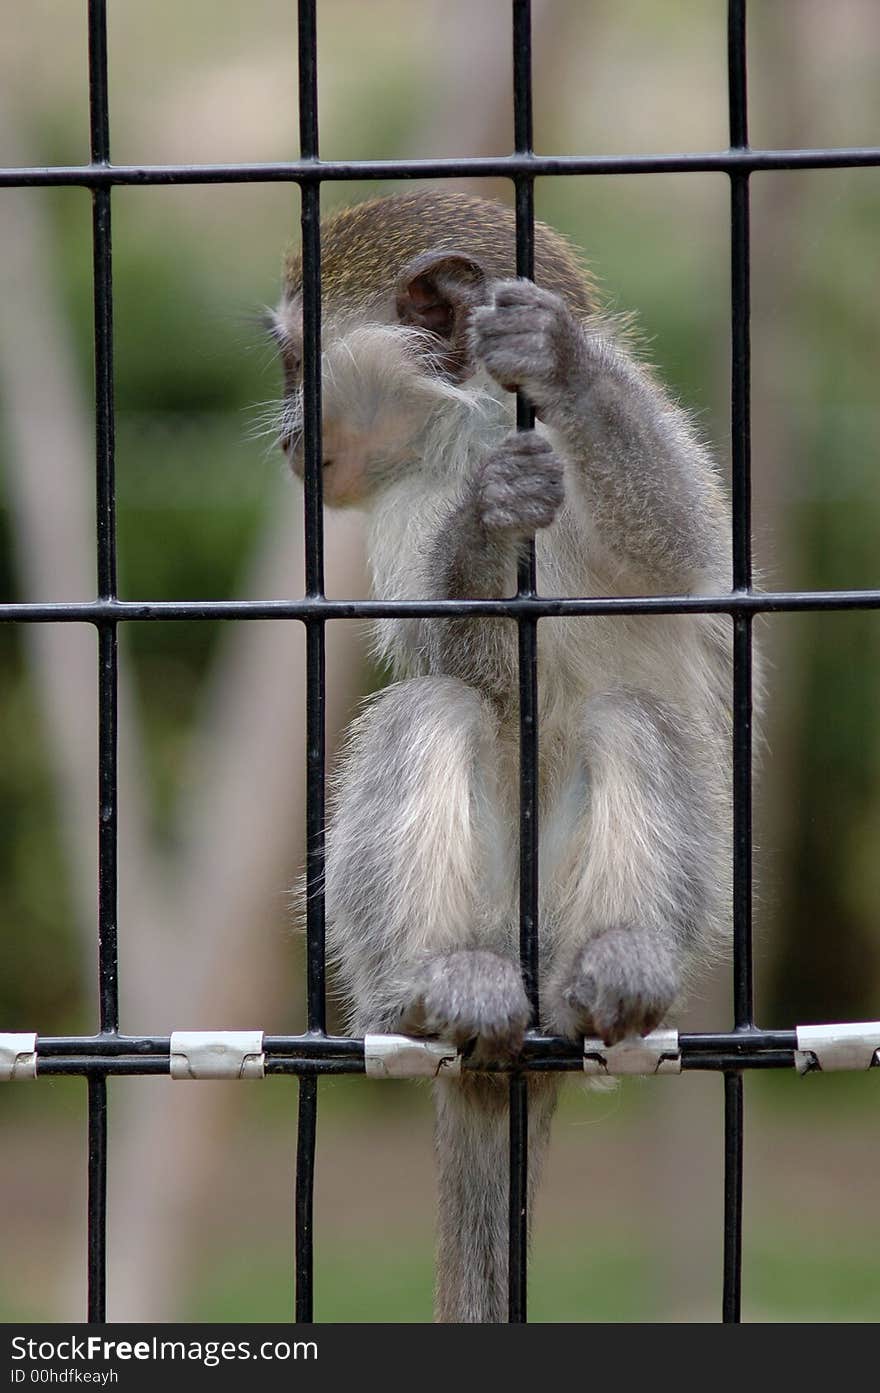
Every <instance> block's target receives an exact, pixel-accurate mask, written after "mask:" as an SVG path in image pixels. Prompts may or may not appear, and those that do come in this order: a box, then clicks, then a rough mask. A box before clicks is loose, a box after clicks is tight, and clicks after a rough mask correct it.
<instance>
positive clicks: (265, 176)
mask: <svg viewBox="0 0 880 1393" xmlns="http://www.w3.org/2000/svg"><path fill="white" fill-rule="evenodd" d="M872 165H880V146H876V145H866V146H840V147H837V148H830V149H796V150H755V149H741V150H707V151H694V152H692V153H690V154H677V155H672V154H670V155H528V154H518V155H479V156H471V157H465V158H462V159H432V160H287V161H284V162H283V163H266V164H254V163H241V164H179V165H178V164H167V165H166V164H148V165H134V164H116V165H105V164H83V165H26V166H21V167H20V168H11V167H8V168H3V169H0V187H6V188H16V187H18V188H26V187H32V186H34V185H49V186H63V185H74V186H77V187H83V188H92V189H94V188H107V187H109V186H112V185H114V184H132V185H141V186H143V185H155V184H260V183H263V184H272V183H286V182H290V183H298V184H314V183H318V182H323V181H327V182H332V181H342V182H344V181H355V180H360V179H364V180H373V179H380V180H382V179H386V180H387V179H461V178H471V179H510V178H512V177H514V176H515V175H517V174H527V175H529V176H531V177H532V178H539V177H542V176H549V175H578V174H580V175H583V174H713V173H714V174H731V173H738V172H739V173H751V172H753V171H761V170H774V169H858V168H863V167H866V166H872Z"/></svg>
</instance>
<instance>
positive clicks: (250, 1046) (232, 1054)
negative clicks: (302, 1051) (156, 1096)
mask: <svg viewBox="0 0 880 1393" xmlns="http://www.w3.org/2000/svg"><path fill="white" fill-rule="evenodd" d="M265 1072H266V1058H265V1055H264V1054H263V1032H262V1030H216V1031H211V1030H175V1032H174V1034H173V1035H172V1036H171V1077H172V1078H173V1079H261V1078H263V1076H264V1074H265Z"/></svg>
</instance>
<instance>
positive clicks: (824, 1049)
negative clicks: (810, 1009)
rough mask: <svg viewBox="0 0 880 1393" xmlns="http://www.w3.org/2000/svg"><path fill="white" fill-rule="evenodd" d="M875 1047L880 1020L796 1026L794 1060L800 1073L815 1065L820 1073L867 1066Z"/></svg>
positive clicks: (879, 1046) (879, 1038) (879, 1045)
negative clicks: (828, 1070)
mask: <svg viewBox="0 0 880 1393" xmlns="http://www.w3.org/2000/svg"><path fill="white" fill-rule="evenodd" d="M878 1050H880V1021H847V1022H845V1023H844V1024H843V1025H799V1026H798V1028H797V1050H796V1051H795V1056H794V1063H795V1068H796V1069H797V1071H798V1073H799V1074H806V1073H807V1071H808V1070H809V1069H813V1068H816V1067H818V1068H819V1069H821V1070H822V1072H823V1073H824V1072H825V1071H826V1070H827V1069H870V1067H871V1065H872V1064H873V1063H874V1058H875V1056H876V1055H877V1052H878ZM878 1062H880V1059H878Z"/></svg>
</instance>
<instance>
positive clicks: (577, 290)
mask: <svg viewBox="0 0 880 1393" xmlns="http://www.w3.org/2000/svg"><path fill="white" fill-rule="evenodd" d="M434 250H436V251H460V250H466V251H467V253H468V254H469V255H470V256H472V257H473V258H474V260H475V261H477V262H479V263H480V265H481V266H482V268H483V271H484V272H485V274H486V277H487V279H488V280H506V279H508V278H509V277H511V276H515V275H516V220H515V217H514V214H513V211H512V209H510V208H505V207H504V205H503V204H501V203H495V202H492V201H491V200H489V199H486V198H474V197H473V196H472V195H470V194H463V193H453V192H450V191H448V190H435V189H420V190H417V191H416V190H413V191H412V192H408V193H402V194H392V195H390V196H389V197H386V198H373V199H370V200H368V201H367V202H366V203H357V204H355V205H354V206H353V207H351V208H343V209H342V210H341V211H340V212H338V213H334V214H333V215H332V216H331V217H329V218H328V219H327V220H326V221H325V222H324V223H322V226H321V291H322V295H323V298H324V300H325V302H326V303H327V305H328V306H329V307H330V308H332V307H333V306H334V305H341V306H344V307H345V308H346V309H352V308H355V307H357V308H361V307H366V306H368V305H370V304H373V303H375V302H376V301H377V300H378V299H381V298H384V296H386V295H387V294H388V293H389V292H391V291H393V288H394V286H395V284H396V282H397V280H398V278H399V276H400V275H401V273H402V272H403V271H404V270H405V268H406V267H407V266H408V265H409V264H410V262H412V261H414V260H415V259H416V257H418V256H421V255H422V254H423V253H424V252H427V251H434ZM535 280H536V281H537V283H538V284H539V285H541V286H543V287H544V288H545V289H546V290H553V291H555V292H556V293H557V294H558V295H562V296H563V298H564V299H565V300H566V301H567V303H568V304H569V306H570V307H571V309H572V310H574V312H575V313H576V314H581V315H586V314H590V313H592V312H593V311H594V310H596V309H597V308H598V295H597V292H596V287H595V284H594V282H593V280H592V278H591V277H590V275H589V272H588V271H587V270H586V269H585V267H584V266H583V265H582V263H581V262H580V260H579V259H578V255H577V253H576V251H575V250H574V248H573V247H572V246H571V245H570V244H569V243H568V242H567V241H566V239H565V238H564V237H562V236H560V234H559V233H558V232H554V230H553V228H551V227H548V226H547V225H546V224H545V223H541V222H536V223H535ZM301 291H302V255H301V253H300V250H299V248H292V249H291V250H290V251H289V252H288V254H287V256H286V257H285V263H284V293H285V298H287V299H293V298H295V297H296V296H298V295H299V294H300V293H301Z"/></svg>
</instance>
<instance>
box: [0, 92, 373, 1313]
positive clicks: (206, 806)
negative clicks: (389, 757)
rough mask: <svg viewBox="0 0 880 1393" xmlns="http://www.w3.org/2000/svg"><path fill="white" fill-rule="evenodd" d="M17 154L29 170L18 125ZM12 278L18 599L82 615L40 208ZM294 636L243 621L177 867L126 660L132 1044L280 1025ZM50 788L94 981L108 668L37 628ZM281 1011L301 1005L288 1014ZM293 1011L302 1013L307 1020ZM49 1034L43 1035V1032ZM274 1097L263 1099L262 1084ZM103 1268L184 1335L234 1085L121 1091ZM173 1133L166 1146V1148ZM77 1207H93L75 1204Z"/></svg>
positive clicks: (30, 218) (333, 727)
mask: <svg viewBox="0 0 880 1393" xmlns="http://www.w3.org/2000/svg"><path fill="white" fill-rule="evenodd" d="M2 124H3V126H4V130H5V136H6V142H7V158H8V159H10V160H11V161H13V162H16V161H17V162H20V163H22V164H25V163H27V159H26V156H25V154H24V144H25V142H24V141H23V140H20V139H19V141H18V142H17V144H18V146H19V149H17V150H16V149H15V148H12V149H10V146H14V145H15V144H16V140H15V132H14V129H13V126H12V122H11V119H10V118H9V117H8V115H7V119H6V120H5V121H4V122H3V123H2ZM0 218H2V222H0V240H2V243H3V247H4V258H5V261H6V269H7V271H8V272H10V276H9V283H8V289H7V292H6V301H5V306H4V308H5V311H6V313H5V315H4V319H3V326H4V328H3V332H2V333H0V396H2V398H3V399H4V401H5V403H6V417H7V422H8V430H9V434H10V444H11V449H10V471H9V480H8V487H9V493H10V503H11V508H12V512H13V518H14V523H15V533H16V539H17V561H18V567H19V572H20V575H21V586H20V592H21V594H22V596H23V597H25V598H27V599H29V600H34V599H38V598H46V599H51V600H62V599H71V598H76V599H89V598H91V597H92V596H93V595H94V593H95V586H94V554H95V543H94V514H93V510H92V506H91V504H90V502H89V501H88V500H89V499H90V497H91V495H92V493H93V488H94V483H93V479H94V473H93V470H94V465H93V446H92V438H91V430H90V428H89V424H88V420H87V415H86V412H85V409H84V406H83V403H82V399H81V396H80V393H79V391H78V389H77V386H76V382H75V373H74V370H73V366H72V354H71V349H70V345H69V342H68V332H67V325H66V320H65V316H64V313H63V310H62V308H61V305H60V303H59V300H58V298H57V296H56V295H55V294H54V293H53V289H52V274H51V271H52V267H53V265H54V257H53V249H52V238H51V232H50V228H49V224H48V204H47V201H46V196H45V195H44V194H43V193H37V192H33V191H31V190H25V191H21V192H19V191H13V192H6V193H4V196H3V199H2V200H0ZM326 562H327V570H328V573H329V574H330V575H331V576H332V577H333V583H334V585H335V586H336V587H338V589H339V590H341V591H342V592H343V593H345V594H347V595H352V596H357V595H361V594H363V593H364V590H365V579H364V574H363V564H362V554H361V545H360V530H359V527H358V525H357V523H356V522H355V523H352V522H348V521H342V522H339V523H336V524H334V525H331V526H329V527H328V529H327V545H326ZM302 570H303V526H302V504H301V500H300V498H299V495H298V494H297V493H296V491H295V490H294V488H293V487H292V486H291V485H289V484H288V485H286V486H285V487H284V488H283V489H282V490H281V491H280V496H279V498H278V499H277V500H276V505H275V506H274V507H273V508H272V509H271V510H270V512H269V518H268V522H267V526H266V529H265V531H264V535H263V537H262V538H261V540H260V542H259V544H258V546H257V549H256V555H255V560H254V564H253V567H252V574H251V578H250V581H249V583H248V587H247V593H248V594H251V595H254V596H260V597H263V598H267V597H269V598H271V597H273V596H284V595H295V594H298V593H301V591H302ZM293 631H296V633H297V638H300V637H301V634H300V626H299V625H298V624H296V623H295V622H292V623H289V624H288V623H281V622H273V623H263V624H256V623H240V624H235V625H229V626H228V628H227V630H226V633H225V635H224V641H223V642H222V644H221V646H220V651H219V656H218V659H217V661H216V663H215V665H214V670H213V672H212V674H211V677H210V681H209V686H208V690H207V693H206V699H205V709H204V711H203V715H202V719H201V722H200V724H199V728H198V729H197V730H196V731H195V733H194V735H193V748H194V751H196V752H197V757H198V760H199V765H200V778H199V779H198V780H197V783H198V788H199V791H198V793H197V794H196V795H195V797H194V799H191V800H190V801H189V803H188V805H187V806H184V807H183V808H182V809H181V814H180V821H181V826H182V827H183V828H184V830H185V831H186V833H187V834H188V843H187V845H186V846H185V849H184V852H183V854H182V856H181V858H180V859H179V861H176V862H171V863H169V861H168V860H167V858H163V857H162V856H161V855H160V854H159V852H158V850H156V849H155V848H154V846H153V844H152V841H151V835H150V830H149V822H148V818H147V815H146V810H145V807H144V789H145V788H146V787H147V786H148V784H147V781H146V780H145V778H144V776H143V772H142V771H143V753H142V740H141V735H140V728H139V723H138V719H137V713H136V711H135V709H134V702H133V700H132V697H131V682H130V676H129V672H128V665H127V663H126V656H125V646H124V644H123V645H122V646H121V652H120V903H119V939H120V968H121V971H120V980H121V1005H122V1028H123V1029H124V1030H126V1031H130V1032H133V1033H137V1032H138V1031H145V1032H149V1033H158V1034H162V1033H164V1032H166V1031H169V1030H171V1029H175V1028H176V1029H183V1028H208V1027H212V1026H213V1027H216V1028H224V1029H225V1028H232V1027H246V1026H261V1025H263V1026H264V1025H265V1024H266V1023H267V1018H268V1016H269V1015H270V1014H271V1012H272V1010H274V1009H277V1008H278V1006H279V1005H280V1004H281V1003H279V1002H278V991H279V985H280V984H281V983H283V982H284V981H285V980H289V976H290V974H289V973H288V972H286V971H280V970H279V968H280V959H281V956H282V955H284V957H285V958H288V959H289V956H290V954H291V952H292V948H291V945H290V944H289V941H288V940H286V939H283V938H281V937H280V936H279V935H278V932H277V924H278V902H279V896H280V895H281V894H282V892H283V891H284V890H285V888H286V887H288V886H289V885H290V884H291V882H292V880H293V878H294V875H295V872H296V870H297V866H298V864H299V862H300V859H301V856H302V845H303V839H304V816H303V814H304V785H305V763H304V729H305V715H304V711H305V705H304V671H303V661H302V644H301V643H297V642H293V641H291V640H292V633H293ZM26 641H27V643H28V644H29V648H30V652H31V654H32V662H33V666H34V681H35V684H36V687H37V690H38V692H39V696H40V701H41V705H42V708H43V717H44V721H45V724H46V730H47V734H48V737H49V741H50V748H51V750H52V762H53V766H54V770H55V774H56V778H57V782H58V796H59V804H60V809H61V823H62V836H63V841H64V846H65V850H66V855H67V860H68V864H69V866H70V873H71V877H72V883H73V885H74V887H75V889H76V914H75V917H76V921H77V926H78V929H79V933H80V937H81V942H82V948H83V957H84V961H85V963H86V964H87V967H86V972H87V973H88V974H89V975H91V974H92V973H93V972H94V953H95V943H96V939H95V927H96V922H97V920H96V901H95V891H94V867H95V859H96V844H97V842H96V832H95V828H96V825H97V786H96V772H95V771H96V753H97V751H96V739H95V730H96V675H95V674H96V654H95V645H94V643H93V642H92V643H89V642H85V641H84V639H83V635H82V632H81V630H79V628H78V626H71V625H29V626H26ZM361 672H362V656H361V652H360V649H359V647H357V646H355V645H353V644H352V639H351V630H350V627H349V626H347V625H339V624H335V625H334V624H330V625H328V633H327V697H328V707H327V727H328V738H329V742H330V745H331V748H332V743H333V740H334V737H335V734H336V732H337V731H338V730H339V728H340V726H341V725H342V724H343V723H344V721H345V719H346V718H347V716H348V715H349V714H350V710H351V708H352V706H353V704H354V702H355V700H356V697H357V695H358V692H359V689H360V682H361ZM283 1009H284V1011H285V1014H286V1015H287V1014H289V1012H290V1007H288V1006H286V1005H285V1006H284V1007H283ZM294 1010H295V1008H294ZM35 1024H36V1025H37V1026H39V1022H36V1023H35ZM269 1086H271V1085H269ZM111 1098H112V1103H111V1116H110V1192H111V1202H110V1210H109V1220H110V1223H109V1253H110V1256H109V1262H110V1283H109V1290H110V1307H109V1314H110V1316H111V1318H112V1319H114V1320H156V1319H171V1318H174V1317H175V1316H176V1315H177V1314H178V1313H179V1312H181V1311H182V1310H185V1309H186V1290H187V1287H186V1275H187V1270H188V1259H189V1258H190V1257H191V1253H192V1248H193V1237H194V1219H195V1217H196V1215H197V1214H198V1209H199V1205H198V1200H199V1198H200V1197H201V1195H202V1193H203V1191H204V1185H205V1176H206V1175H209V1174H210V1169H211V1167H210V1162H211V1156H212V1152H213V1151H214V1148H216V1147H218V1146H220V1147H222V1144H223V1143H222V1137H223V1134H224V1132H225V1130H226V1128H227V1127H228V1126H230V1125H231V1123H232V1114H231V1113H230V1110H229V1109H230V1098H229V1093H228V1091H227V1090H224V1089H217V1088H211V1087H195V1088H192V1089H189V1090H187V1089H186V1088H185V1087H184V1088H182V1089H181V1091H180V1093H178V1091H177V1089H176V1087H171V1086H169V1084H168V1082H167V1081H163V1082H162V1085H161V1086H160V1087H159V1088H152V1089H151V1088H150V1087H149V1083H148V1082H147V1081H142V1080H126V1081H125V1082H124V1083H116V1082H114V1084H113V1085H112V1087H111ZM172 1138H173V1145H172V1144H171V1139H172ZM84 1202H85V1197H84V1196H83V1203H84ZM83 1267H84V1264H83V1259H82V1255H81V1253H78V1254H77V1255H76V1257H75V1258H72V1259H71V1269H72V1270H71V1271H70V1272H65V1273H64V1274H63V1275H62V1277H61V1279H60V1282H59V1290H60V1294H61V1301H62V1303H63V1310H64V1314H65V1315H66V1316H67V1317H68V1318H70V1319H75V1318H77V1317H81V1312H82V1302H83V1292H82V1281H83V1278H84V1270H83Z"/></svg>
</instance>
